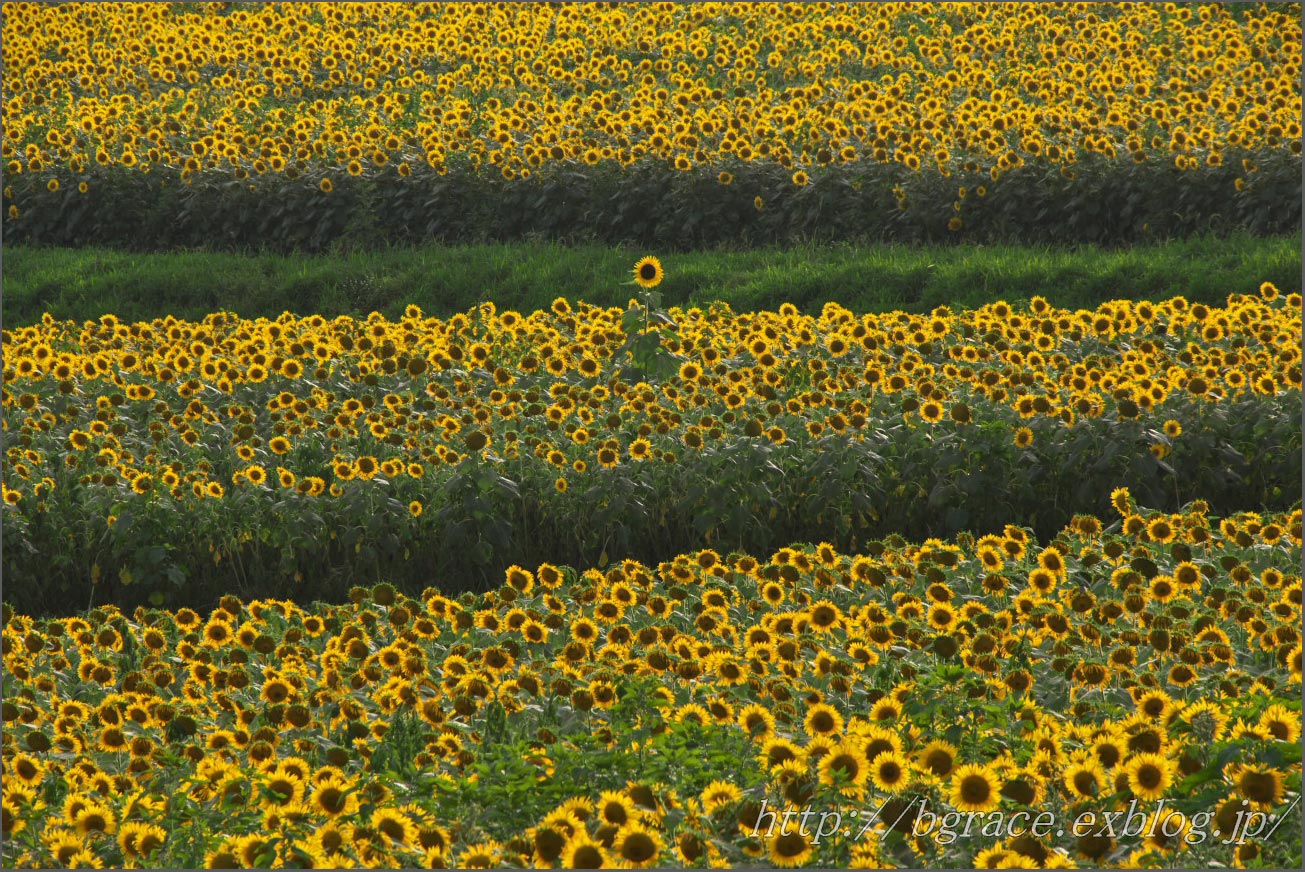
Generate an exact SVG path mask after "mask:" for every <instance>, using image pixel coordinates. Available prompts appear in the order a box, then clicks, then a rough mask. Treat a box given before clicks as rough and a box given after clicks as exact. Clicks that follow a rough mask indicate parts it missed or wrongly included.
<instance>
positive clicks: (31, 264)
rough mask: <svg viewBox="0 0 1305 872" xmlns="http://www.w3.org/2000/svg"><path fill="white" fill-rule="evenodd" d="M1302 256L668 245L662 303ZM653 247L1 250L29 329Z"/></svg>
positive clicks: (515, 295)
mask: <svg viewBox="0 0 1305 872" xmlns="http://www.w3.org/2000/svg"><path fill="white" fill-rule="evenodd" d="M1300 252H1301V239H1300V235H1299V234H1294V235H1290V236H1282V237H1269V238H1265V237H1256V236H1251V235H1247V234H1239V235H1236V236H1233V237H1229V238H1225V239H1218V240H1216V239H1214V238H1211V237H1196V238H1192V239H1186V240H1177V241H1172V242H1168V243H1158V244H1148V245H1137V246H1132V247H1128V248H1119V249H1106V248H1100V247H1096V246H1081V247H1076V248H1073V249H1067V248H1051V247H1047V246H1017V245H994V246H948V245H943V246H910V245H877V246H868V247H853V246H851V245H848V244H834V245H815V244H802V245H798V246H794V247H790V248H774V247H771V248H758V249H752V250H702V251H693V252H686V253H683V254H670V255H667V254H662V260H663V264H664V266H665V267H666V278H665V281H664V282H663V283H662V285H661V287H660V288H659V290H660V291H662V296H663V298H664V300H665V301H666V304H667V305H683V306H686V307H687V306H689V305H701V306H703V307H704V308H705V307H706V305H707V304H708V303H710V302H712V301H716V300H720V301H723V302H726V303H729V304H730V306H732V307H733V308H734V310H735V311H739V312H743V311H755V310H762V309H765V310H770V311H774V310H776V309H778V308H779V306H780V304H782V303H786V302H788V303H793V304H794V305H795V306H797V307H798V309H799V310H801V311H803V312H808V313H813V314H814V313H818V312H819V311H820V309H821V307H822V306H823V304H824V303H826V302H831V301H832V302H836V303H839V304H840V305H843V306H845V307H847V308H848V309H850V310H852V311H854V312H882V311H889V310H893V309H902V310H905V311H908V312H919V313H923V312H929V311H931V310H933V309H934V308H935V307H937V306H940V305H949V306H952V307H953V308H954V309H961V308H977V307H979V306H982V305H986V304H987V303H990V302H992V301H993V300H997V299H1005V300H1007V301H1008V302H1010V303H1012V304H1017V305H1018V304H1019V303H1021V302H1022V301H1027V300H1029V299H1031V298H1032V297H1034V296H1038V295H1041V296H1043V297H1045V298H1046V299H1047V300H1048V301H1049V302H1050V303H1051V304H1052V305H1054V306H1056V307H1058V308H1066V309H1076V308H1084V309H1095V308H1096V307H1097V306H1098V305H1100V304H1101V303H1103V302H1106V301H1109V300H1115V299H1151V300H1161V299H1168V298H1170V297H1173V296H1178V295H1182V296H1185V297H1187V299H1188V300H1190V301H1191V302H1203V303H1207V304H1215V305H1222V304H1223V302H1224V300H1225V299H1226V298H1227V296H1228V294H1230V293H1254V292H1255V291H1256V289H1257V288H1258V287H1259V286H1260V283H1261V282H1265V281H1269V282H1273V283H1274V284H1275V285H1277V287H1278V288H1279V289H1281V290H1282V291H1284V292H1288V291H1294V290H1299V289H1300V274H1301V253H1300ZM648 253H652V252H650V251H649V250H646V249H638V248H629V247H627V248H619V247H618V248H609V247H605V246H599V245H581V246H574V247H569V246H563V245H560V244H557V243H526V242H518V243H496V244H478V245H458V246H447V247H446V246H438V245H427V246H422V247H412V248H393V249H389V250H384V251H369V252H354V253H337V254H324V255H288V256H287V255H278V254H271V253H264V254H260V255H255V256H246V255H240V254H228V253H213V252H179V253H132V252H125V251H116V250H110V249H104V248H34V247H28V246H19V247H15V248H10V247H8V246H6V248H5V252H4V322H5V325H6V326H11V327H12V326H22V325H28V324H33V323H35V322H37V321H39V320H40V318H41V315H42V314H43V313H45V312H49V313H50V314H51V315H53V316H54V317H55V318H58V319H60V320H64V319H72V320H75V321H84V320H87V319H95V318H99V317H100V316H101V315H103V314H106V313H110V312H111V313H113V314H115V315H117V316H118V317H119V318H120V319H122V320H125V321H141V320H152V319H154V318H161V317H163V316H165V315H173V316H174V317H177V318H181V319H185V320H192V321H198V320H201V319H202V318H204V316H206V315H208V314H210V313H212V312H215V311H220V310H222V311H231V312H236V313H238V314H239V315H241V316H243V317H247V318H256V317H266V318H275V317H277V316H278V315H280V314H281V313H282V312H284V311H287V310H289V311H291V312H293V313H294V314H296V315H299V316H308V315H313V314H321V315H324V316H326V317H328V318H330V317H334V316H336V315H341V314H352V315H365V314H367V313H368V312H371V311H379V312H381V313H383V314H384V315H386V316H387V317H389V318H391V319H396V318H398V317H399V316H401V315H402V314H403V310H404V308H405V307H406V306H407V305H408V304H410V303H415V304H417V305H419V306H420V307H421V308H422V310H423V311H424V312H425V313H426V314H428V315H436V316H449V315H453V314H455V313H457V312H465V311H467V310H468V309H470V308H472V307H474V306H476V305H478V304H479V303H481V302H484V301H485V300H492V301H494V303H495V304H496V305H497V306H498V307H499V308H500V309H516V310H518V311H522V312H531V311H535V310H538V309H546V308H548V306H549V304H550V303H551V302H552V301H553V299H554V298H555V297H558V296H564V297H566V298H567V299H569V300H577V299H579V300H585V301H586V302H589V303H593V304H596V305H608V306H620V307H624V306H625V305H626V303H627V302H628V300H629V298H630V290H631V289H630V288H628V287H623V286H622V285H621V284H620V280H619V277H621V276H623V275H627V276H628V275H629V272H630V269H631V267H632V266H633V265H634V262H635V261H636V260H637V259H638V258H640V257H641V256H642V255H644V254H648Z"/></svg>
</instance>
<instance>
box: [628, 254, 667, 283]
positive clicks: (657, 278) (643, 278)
mask: <svg viewBox="0 0 1305 872" xmlns="http://www.w3.org/2000/svg"><path fill="white" fill-rule="evenodd" d="M664 275H665V272H663V271H662V262H661V261H660V260H658V259H657V258H655V257H652V256H649V257H645V258H643V259H642V260H640V261H639V262H638V263H636V264H635V265H634V281H635V284H637V285H638V286H639V287H641V288H655V287H657V286H658V285H659V284H661V283H662V277H663V276H664Z"/></svg>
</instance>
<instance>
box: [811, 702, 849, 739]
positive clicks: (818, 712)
mask: <svg viewBox="0 0 1305 872" xmlns="http://www.w3.org/2000/svg"><path fill="white" fill-rule="evenodd" d="M802 726H803V729H805V730H806V732H807V735H808V736H811V737H813V738H814V737H816V736H833V735H837V734H838V733H841V732H842V731H843V716H842V715H841V714H839V713H838V710H837V709H835V708H834V707H833V706H831V705H828V704H826V703H817V704H816V705H813V706H811V707H810V708H809V709H807V716H806V718H805V719H804V720H803V721H802Z"/></svg>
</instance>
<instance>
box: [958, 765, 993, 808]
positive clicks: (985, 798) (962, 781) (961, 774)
mask: <svg viewBox="0 0 1305 872" xmlns="http://www.w3.org/2000/svg"><path fill="white" fill-rule="evenodd" d="M1000 790H1001V779H1000V778H999V777H997V774H996V773H995V772H993V771H992V770H991V769H990V768H988V767H987V766H980V765H975V764H969V765H966V766H961V767H959V768H957V770H956V771H955V772H954V773H952V789H951V801H952V806H953V807H955V809H956V810H957V811H961V812H979V813H986V812H990V811H994V810H995V809H996V808H997V804H998V802H1000V799H1001V794H1000Z"/></svg>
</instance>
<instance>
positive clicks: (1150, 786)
mask: <svg viewBox="0 0 1305 872" xmlns="http://www.w3.org/2000/svg"><path fill="white" fill-rule="evenodd" d="M1124 773H1125V774H1126V775H1127V777H1128V787H1129V789H1130V790H1132V791H1133V793H1134V794H1135V795H1136V796H1137V797H1138V799H1143V800H1148V801H1150V800H1156V799H1159V798H1160V797H1162V796H1164V795H1165V791H1166V790H1168V789H1169V786H1170V785H1171V784H1172V783H1173V780H1174V765H1173V763H1172V762H1171V761H1169V760H1167V759H1166V758H1164V757H1161V756H1160V755H1159V754H1138V755H1136V756H1135V757H1133V758H1132V759H1131V760H1129V761H1128V763H1126V764H1125V765H1124Z"/></svg>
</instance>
